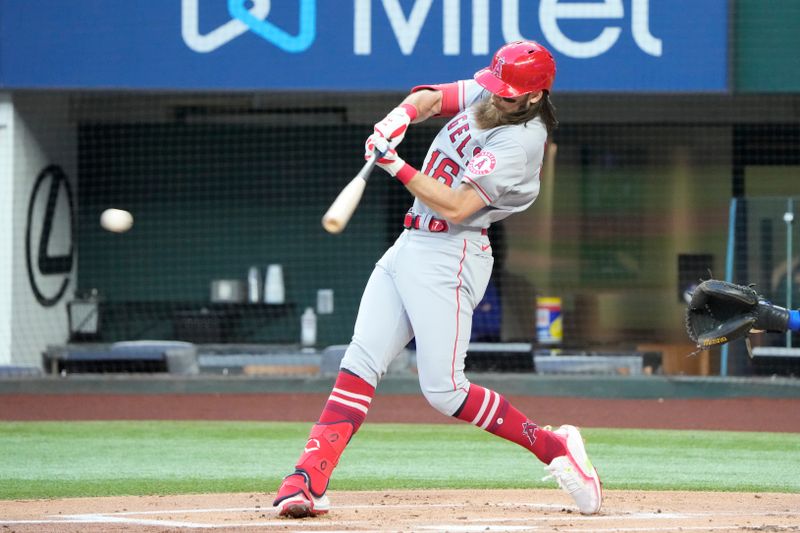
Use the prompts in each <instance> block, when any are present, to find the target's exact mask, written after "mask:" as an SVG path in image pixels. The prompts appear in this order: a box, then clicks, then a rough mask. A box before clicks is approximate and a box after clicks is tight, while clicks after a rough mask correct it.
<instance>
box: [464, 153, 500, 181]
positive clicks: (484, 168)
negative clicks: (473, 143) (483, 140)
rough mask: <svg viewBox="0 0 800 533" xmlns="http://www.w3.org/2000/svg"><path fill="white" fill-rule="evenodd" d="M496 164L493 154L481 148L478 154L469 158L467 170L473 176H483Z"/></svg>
mask: <svg viewBox="0 0 800 533" xmlns="http://www.w3.org/2000/svg"><path fill="white" fill-rule="evenodd" d="M496 166H497V158H495V156H494V154H493V153H492V152H489V151H487V150H481V151H480V152H478V155H476V156H475V157H473V158H472V159H471V160H470V162H469V165H467V170H468V171H469V172H470V174H472V175H473V176H485V175H487V174H490V173H491V172H492V171H493V170H494V169H495V167H496Z"/></svg>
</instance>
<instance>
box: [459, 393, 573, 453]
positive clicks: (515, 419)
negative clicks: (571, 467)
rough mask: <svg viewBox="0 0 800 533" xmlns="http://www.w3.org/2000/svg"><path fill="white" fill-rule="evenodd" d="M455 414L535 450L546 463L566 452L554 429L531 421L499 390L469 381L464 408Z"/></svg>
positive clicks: (490, 431) (532, 450) (460, 418)
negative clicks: (542, 426) (548, 428)
mask: <svg viewBox="0 0 800 533" xmlns="http://www.w3.org/2000/svg"><path fill="white" fill-rule="evenodd" d="M453 416H455V417H456V418H458V419H459V420H463V421H465V422H469V423H470V424H473V425H476V426H478V427H479V428H481V429H485V430H486V431H488V432H489V433H493V434H495V435H497V436H498V437H502V438H504V439H506V440H510V441H511V442H516V443H517V444H519V445H520V446H523V447H525V448H527V449H528V450H530V451H531V452H533V454H534V455H536V457H537V458H538V459H539V460H540V461H542V462H543V463H544V464H550V461H552V460H553V459H555V458H556V457H558V456H560V455H564V454H566V453H567V451H566V448H565V446H564V443H563V442H562V441H561V440H559V439H558V437H556V436H555V435H553V432H552V431H548V430H546V429H544V428H541V427H539V426H537V425H536V424H534V423H533V422H531V421H530V420H529V419H528V417H526V416H525V415H523V414H522V413H521V412H519V411H518V410H517V409H516V408H515V407H514V406H513V405H511V404H510V403H509V401H508V400H506V399H505V398H504V397H503V396H501V395H500V394H498V393H497V392H495V391H493V390H489V389H484V388H483V387H480V386H478V385H475V384H474V383H471V384H470V386H469V392H468V393H467V399H466V401H464V404H463V405H462V406H461V409H459V411H458V412H457V413H456V414H454V415H453Z"/></svg>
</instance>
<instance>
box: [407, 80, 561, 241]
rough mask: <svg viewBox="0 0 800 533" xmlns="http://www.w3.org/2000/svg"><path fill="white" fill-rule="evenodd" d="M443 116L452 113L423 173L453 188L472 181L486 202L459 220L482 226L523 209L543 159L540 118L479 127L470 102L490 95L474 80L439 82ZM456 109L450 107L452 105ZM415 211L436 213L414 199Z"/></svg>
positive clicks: (533, 194)
mask: <svg viewBox="0 0 800 533" xmlns="http://www.w3.org/2000/svg"><path fill="white" fill-rule="evenodd" d="M444 90H445V91H449V92H446V93H445V94H444V99H443V114H445V113H447V114H449V113H453V112H454V111H458V112H457V114H456V115H455V116H454V117H453V118H452V119H451V120H450V121H449V122H448V123H447V125H446V126H445V127H444V128H442V130H441V131H440V132H439V134H438V135H437V136H436V138H435V139H434V141H433V143H432V144H431V147H430V149H429V150H428V154H427V156H426V157H425V162H424V164H423V165H422V169H421V170H422V172H423V173H424V174H427V175H428V176H431V177H433V178H436V179H438V180H439V181H441V182H443V183H445V184H446V185H450V186H451V187H453V188H455V187H458V186H459V185H460V184H461V183H462V182H463V183H468V184H469V185H471V186H472V187H473V188H474V189H475V191H476V192H477V193H478V194H479V195H480V197H481V199H483V201H484V203H486V208H484V209H481V210H480V211H478V212H477V213H475V214H474V215H473V216H472V217H470V218H469V219H468V220H466V221H465V222H464V224H463V225H464V226H467V227H470V228H478V229H480V228H487V227H489V225H490V224H491V223H492V222H497V221H498V220H502V219H504V218H506V217H507V216H509V215H510V214H512V213H516V212H518V211H523V210H525V209H527V208H528V207H529V206H530V205H531V204H532V203H533V201H534V200H535V199H536V196H537V195H538V194H539V171H540V169H541V167H542V160H543V158H544V147H545V142H546V141H547V130H546V128H545V126H544V123H543V122H542V120H541V119H540V118H538V117H537V118H535V119H534V120H532V121H530V122H528V123H527V124H517V125H510V126H502V127H498V128H493V129H489V130H482V129H480V128H478V126H477V124H476V123H475V111H474V108H473V107H472V106H473V104H475V103H477V102H479V101H481V100H483V99H484V98H489V97H490V96H491V93H490V92H489V91H487V90H485V89H483V88H482V87H481V86H480V85H478V83H477V82H476V81H475V80H467V81H459V82H456V83H455V84H450V85H447V86H444ZM456 105H457V106H458V109H457V110H456V109H455V106H456ZM413 210H414V212H415V213H417V214H420V215H425V214H432V215H433V216H438V215H436V214H435V213H434V212H433V211H432V210H431V209H430V208H429V207H428V206H426V205H425V204H424V203H423V202H422V201H420V200H416V201H415V202H414V206H413Z"/></svg>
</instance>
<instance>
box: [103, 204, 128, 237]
mask: <svg viewBox="0 0 800 533" xmlns="http://www.w3.org/2000/svg"><path fill="white" fill-rule="evenodd" d="M100 225H101V226H102V227H103V229H106V230H108V231H113V232H114V233H124V232H126V231H128V230H129V229H131V226H133V215H131V214H130V213H129V212H128V211H125V210H124V209H106V210H105V211H103V214H102V215H100Z"/></svg>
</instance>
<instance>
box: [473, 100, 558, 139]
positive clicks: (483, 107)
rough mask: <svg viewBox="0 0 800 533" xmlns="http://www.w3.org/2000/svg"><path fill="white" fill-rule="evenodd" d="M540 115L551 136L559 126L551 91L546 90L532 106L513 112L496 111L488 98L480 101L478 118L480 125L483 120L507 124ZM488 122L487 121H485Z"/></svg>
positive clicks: (517, 122)
mask: <svg viewBox="0 0 800 533" xmlns="http://www.w3.org/2000/svg"><path fill="white" fill-rule="evenodd" d="M537 116H540V117H541V118H542V122H544V126H545V128H546V129H547V135H548V136H549V135H550V134H551V133H553V130H555V129H556V128H557V127H558V118H556V107H555V106H554V105H553V102H552V100H550V92H549V91H544V94H543V95H542V97H541V98H540V99H539V101H538V102H536V103H534V104H531V106H530V107H527V108H526V109H522V110H520V111H515V112H513V113H497V114H495V113H494V107H493V106H492V103H491V98H488V99H486V100H484V101H483V102H481V103H480V105H479V107H478V112H477V114H476V118H477V120H478V123H479V125H480V123H481V122H484V121H491V122H493V123H494V125H496V126H507V125H509V124H525V123H526V122H528V121H529V120H532V119H534V118H536V117H537ZM484 123H486V122H484Z"/></svg>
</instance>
